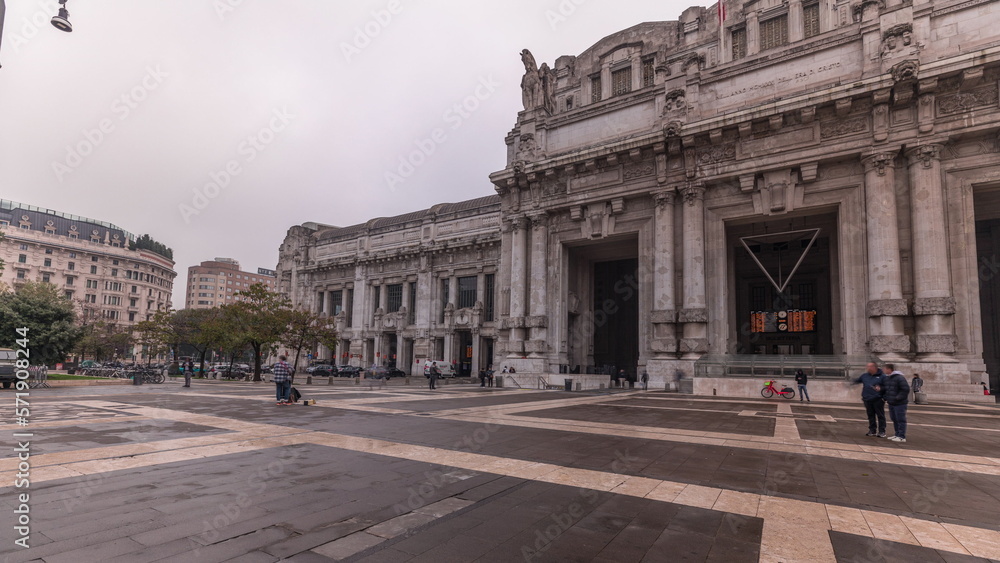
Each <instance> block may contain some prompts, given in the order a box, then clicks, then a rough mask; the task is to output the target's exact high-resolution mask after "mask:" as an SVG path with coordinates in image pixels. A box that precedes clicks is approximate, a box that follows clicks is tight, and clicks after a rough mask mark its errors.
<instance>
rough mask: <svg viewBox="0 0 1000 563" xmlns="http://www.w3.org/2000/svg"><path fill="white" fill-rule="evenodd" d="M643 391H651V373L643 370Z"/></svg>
mask: <svg viewBox="0 0 1000 563" xmlns="http://www.w3.org/2000/svg"><path fill="white" fill-rule="evenodd" d="M642 390H643V391H649V372H647V371H646V370H645V369H643V370H642Z"/></svg>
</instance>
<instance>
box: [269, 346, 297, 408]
mask: <svg viewBox="0 0 1000 563" xmlns="http://www.w3.org/2000/svg"><path fill="white" fill-rule="evenodd" d="M285 360H287V358H285V357H284V356H278V363H276V364H274V367H273V368H271V372H272V374H273V377H272V378H271V380H272V381H274V387H275V396H276V397H277V399H278V402H277V404H279V405H290V404H292V401H291V393H292V367H291V366H289V365H288V362H286V361H285Z"/></svg>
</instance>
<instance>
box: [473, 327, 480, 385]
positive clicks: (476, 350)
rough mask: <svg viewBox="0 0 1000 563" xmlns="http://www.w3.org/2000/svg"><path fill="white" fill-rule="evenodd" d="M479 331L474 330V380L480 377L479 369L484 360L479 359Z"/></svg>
mask: <svg viewBox="0 0 1000 563" xmlns="http://www.w3.org/2000/svg"><path fill="white" fill-rule="evenodd" d="M480 340H481V338H480V337H479V329H478V328H473V329H472V367H471V368H470V369H471V370H472V374H471V375H472V378H473V379H475V378H477V377H479V369H480V367H481V366H482V360H481V359H480V358H479V354H480V342H479V341H480Z"/></svg>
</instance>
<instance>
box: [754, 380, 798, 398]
mask: <svg viewBox="0 0 1000 563" xmlns="http://www.w3.org/2000/svg"><path fill="white" fill-rule="evenodd" d="M760 394H761V396H762V397H764V398H765V399H770V398H771V397H773V396H775V395H781V396H782V397H784V398H786V399H793V398H795V390H794V389H792V388H791V387H789V386H787V385H786V386H784V387H782V388H781V389H780V390H779V389H778V388H777V387H775V386H774V380H771V381H768V382H767V383H765V384H764V388H763V389H761V390H760Z"/></svg>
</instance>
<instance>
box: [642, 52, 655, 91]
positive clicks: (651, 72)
mask: <svg viewBox="0 0 1000 563" xmlns="http://www.w3.org/2000/svg"><path fill="white" fill-rule="evenodd" d="M655 79H656V67H654V66H653V58H652V57H650V58H648V59H643V60H642V87H643V88H648V87H650V86H652V85H653V82H654V81H655Z"/></svg>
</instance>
